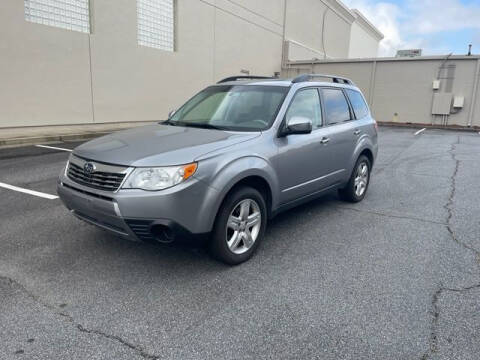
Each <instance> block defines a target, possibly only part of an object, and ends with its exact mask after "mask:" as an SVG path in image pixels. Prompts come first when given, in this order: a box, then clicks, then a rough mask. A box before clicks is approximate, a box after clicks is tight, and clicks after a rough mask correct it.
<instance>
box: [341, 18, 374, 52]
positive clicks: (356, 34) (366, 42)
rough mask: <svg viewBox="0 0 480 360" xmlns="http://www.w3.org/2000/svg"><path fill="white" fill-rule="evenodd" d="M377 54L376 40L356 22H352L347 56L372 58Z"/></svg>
mask: <svg viewBox="0 0 480 360" xmlns="http://www.w3.org/2000/svg"><path fill="white" fill-rule="evenodd" d="M377 55H378V40H377V39H375V38H374V37H372V35H371V34H370V33H369V32H368V31H366V30H365V29H364V28H363V27H361V26H360V25H358V24H357V23H355V22H354V23H353V24H352V28H351V34H350V48H349V52H348V57H349V58H374V57H377Z"/></svg>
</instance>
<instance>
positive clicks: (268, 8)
mask: <svg viewBox="0 0 480 360" xmlns="http://www.w3.org/2000/svg"><path fill="white" fill-rule="evenodd" d="M215 6H216V7H217V8H219V9H222V10H224V11H225V12H228V13H230V14H234V15H236V16H238V17H239V18H242V19H244V20H245V21H248V22H251V23H254V24H257V25H259V26H260V27H263V28H265V29H268V30H271V31H273V32H276V33H278V34H279V35H283V11H284V2H283V0H263V1H252V0H215Z"/></svg>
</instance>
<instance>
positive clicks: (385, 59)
mask: <svg viewBox="0 0 480 360" xmlns="http://www.w3.org/2000/svg"><path fill="white" fill-rule="evenodd" d="M447 56H448V55H435V56H417V57H379V58H359V59H322V60H297V61H289V62H288V64H287V65H312V64H328V63H361V62H372V61H376V62H389V61H428V60H445V59H446V58H447ZM448 60H480V55H471V56H468V55H452V56H450V57H449V58H448ZM287 68H288V67H287Z"/></svg>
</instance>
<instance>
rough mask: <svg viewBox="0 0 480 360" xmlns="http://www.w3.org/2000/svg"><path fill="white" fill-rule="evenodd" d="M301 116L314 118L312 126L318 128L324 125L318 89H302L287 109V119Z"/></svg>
mask: <svg viewBox="0 0 480 360" xmlns="http://www.w3.org/2000/svg"><path fill="white" fill-rule="evenodd" d="M295 116H300V117H305V118H308V119H310V120H312V128H313V129H317V128H319V127H321V126H322V111H321V107H320V97H319V94H318V90H317V89H305V90H300V91H298V92H297V93H296V94H295V97H294V98H293V100H292V103H291V104H290V107H289V108H288V110H287V114H286V120H287V122H288V121H289V120H290V118H292V117H295Z"/></svg>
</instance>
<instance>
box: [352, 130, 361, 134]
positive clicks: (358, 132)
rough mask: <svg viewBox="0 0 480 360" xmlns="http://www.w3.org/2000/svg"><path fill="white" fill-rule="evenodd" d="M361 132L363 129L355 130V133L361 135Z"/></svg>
mask: <svg viewBox="0 0 480 360" xmlns="http://www.w3.org/2000/svg"><path fill="white" fill-rule="evenodd" d="M360 133H361V131H360V130H358V129H357V130H355V131H354V132H353V135H360Z"/></svg>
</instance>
